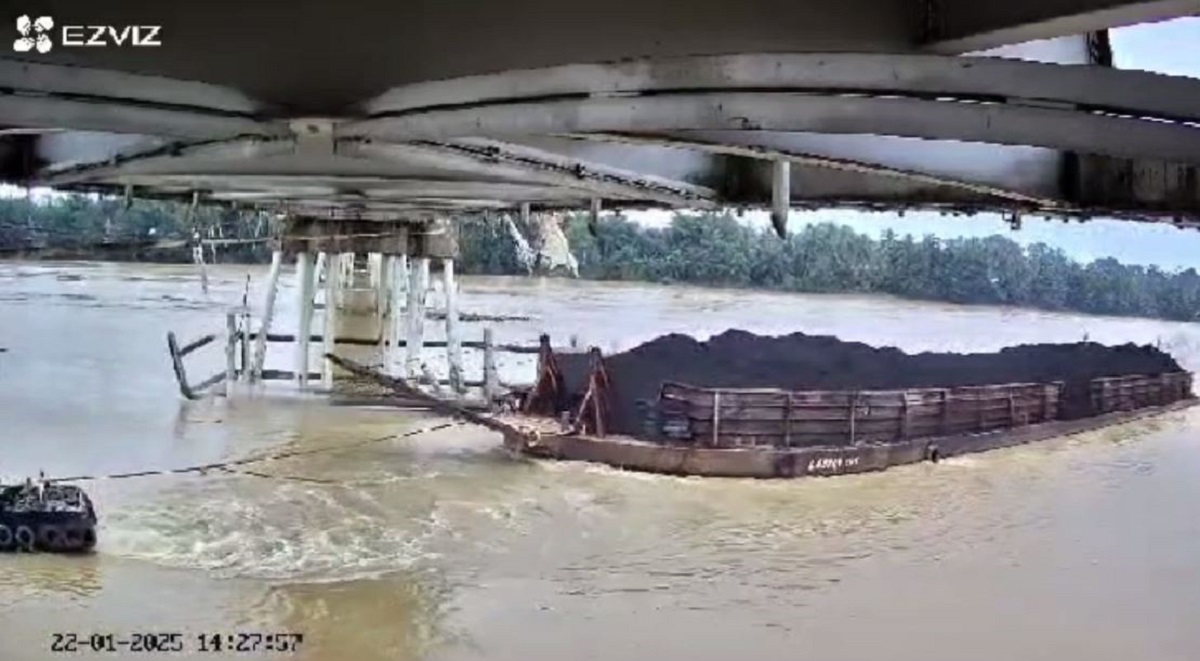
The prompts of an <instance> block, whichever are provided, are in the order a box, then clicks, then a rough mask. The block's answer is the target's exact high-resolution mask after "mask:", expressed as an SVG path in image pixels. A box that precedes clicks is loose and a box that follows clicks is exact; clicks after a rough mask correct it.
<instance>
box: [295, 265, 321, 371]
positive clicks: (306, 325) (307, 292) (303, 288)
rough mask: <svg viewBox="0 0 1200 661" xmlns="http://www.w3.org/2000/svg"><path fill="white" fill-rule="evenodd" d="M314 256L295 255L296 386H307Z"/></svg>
mask: <svg viewBox="0 0 1200 661" xmlns="http://www.w3.org/2000/svg"><path fill="white" fill-rule="evenodd" d="M315 266H316V265H315V260H314V256H313V254H312V253H310V252H302V253H300V254H298V255H296V278H297V283H296V292H297V293H296V297H297V299H298V300H297V305H296V308H297V309H298V310H299V311H300V321H299V323H298V324H297V325H296V364H295V372H296V373H295V375H294V378H295V381H296V386H297V387H299V388H301V389H304V388H307V387H308V338H309V336H311V335H312V317H313V293H314V292H313V285H314V282H313V281H314V279H315V278H314V276H315V275H316V269H315Z"/></svg>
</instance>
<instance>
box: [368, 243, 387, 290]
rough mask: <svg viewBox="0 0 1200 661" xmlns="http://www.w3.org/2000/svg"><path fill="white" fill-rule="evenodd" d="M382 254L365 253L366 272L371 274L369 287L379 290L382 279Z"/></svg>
mask: <svg viewBox="0 0 1200 661" xmlns="http://www.w3.org/2000/svg"><path fill="white" fill-rule="evenodd" d="M383 265H384V258H383V255H382V254H380V253H377V252H373V253H368V254H367V272H368V273H370V275H371V289H374V290H376V291H378V290H379V287H380V285H381V284H382V283H383V282H384V279H383Z"/></svg>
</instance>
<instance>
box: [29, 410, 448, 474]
mask: <svg viewBox="0 0 1200 661" xmlns="http://www.w3.org/2000/svg"><path fill="white" fill-rule="evenodd" d="M466 424H468V423H465V422H461V421H457V420H456V421H452V422H442V423H438V424H436V425H429V426H426V427H421V428H420V429H412V430H409V431H406V432H403V433H400V434H388V435H386V436H376V437H374V438H368V439H364V440H361V441H356V442H354V443H349V444H345V445H326V446H322V447H317V448H307V449H302V450H287V451H283V452H275V453H272V454H269V455H265V456H256V457H244V458H242V459H232V460H230V461H219V462H216V463H211V464H197V465H194V466H184V467H182V468H167V469H161V470H144V471H135V472H131V473H111V474H108V475H72V476H70V477H56V478H53V479H48V480H46V482H48V483H56V482H98V481H101V480H127V479H131V478H135V477H150V476H154V475H182V474H187V473H196V474H199V475H205V474H207V473H208V472H209V471H222V472H226V473H234V474H243V475H250V476H253V477H274V478H277V479H295V480H297V481H305V482H316V483H322V484H339V482H336V481H333V480H330V481H328V482H326V481H323V480H321V479H320V478H297V477H289V476H274V475H270V474H269V473H257V472H254V471H238V470H234V467H236V466H247V465H250V464H258V463H264V462H268V461H278V460H280V459H290V458H292V457H302V456H308V455H313V454H321V453H328V452H344V451H347V450H353V449H355V448H360V447H363V446H364V445H371V444H373V443H382V442H384V441H390V440H393V439H402V438H412V437H413V436H419V435H421V434H428V433H430V432H435V431H441V430H443V429H450V428H452V427H461V426H464V425H466Z"/></svg>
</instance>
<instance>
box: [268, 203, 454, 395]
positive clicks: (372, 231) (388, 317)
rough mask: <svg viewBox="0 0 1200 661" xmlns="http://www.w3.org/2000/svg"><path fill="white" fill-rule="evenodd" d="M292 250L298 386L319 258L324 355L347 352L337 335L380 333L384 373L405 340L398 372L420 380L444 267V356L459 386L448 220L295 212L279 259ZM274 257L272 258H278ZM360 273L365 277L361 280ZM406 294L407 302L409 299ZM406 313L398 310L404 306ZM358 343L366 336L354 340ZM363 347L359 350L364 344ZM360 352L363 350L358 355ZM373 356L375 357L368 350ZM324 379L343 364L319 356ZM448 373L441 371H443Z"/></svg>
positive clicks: (332, 378)
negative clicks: (435, 272)
mask: <svg viewBox="0 0 1200 661" xmlns="http://www.w3.org/2000/svg"><path fill="white" fill-rule="evenodd" d="M285 254H295V255H296V264H297V269H296V272H297V288H296V289H297V294H296V295H297V297H298V301H297V303H298V304H297V310H298V314H299V319H298V320H297V333H296V348H295V370H294V373H293V379H294V381H295V383H296V384H297V386H298V387H299V388H300V389H306V388H307V387H308V374H309V371H308V370H309V366H310V355H311V353H310V352H311V349H310V342H311V340H310V338H311V337H312V336H313V332H312V329H313V310H314V308H315V305H314V303H315V300H314V299H315V296H316V290H317V286H316V284H317V282H319V279H318V278H317V265H318V264H320V265H322V266H323V267H324V268H323V270H324V275H325V277H324V283H323V285H322V287H321V289H322V290H323V291H324V299H325V306H324V315H323V321H322V328H321V332H320V336H321V345H322V347H321V350H322V356H324V355H326V354H334V355H338V356H342V357H347V358H350V357H351V356H349V355H343V354H346V353H350V352H352V351H353V350H352V349H350V348H349V347H348V346H347V345H340V344H338V341H337V340H338V339H339V338H343V337H347V338H349V337H353V338H356V339H362V338H367V337H371V338H376V341H375V342H374V346H372V347H370V350H371V351H374V352H375V354H376V356H375V358H376V359H377V362H378V363H379V364H380V365H381V367H382V369H383V370H384V371H385V372H388V373H392V371H393V369H394V368H395V367H396V359H397V357H398V356H397V353H396V349H397V348H398V347H399V346H400V345H401V344H403V345H404V346H405V353H404V360H403V366H402V369H401V373H402V375H403V377H404V378H406V379H412V380H417V379H421V378H423V377H424V376H425V372H426V370H427V368H426V366H425V361H424V348H425V336H426V330H427V329H426V324H425V318H426V315H427V314H428V308H429V303H430V301H429V291H430V288H431V279H430V277H431V270H432V266H433V263H434V262H435V261H436V262H437V263H438V265H440V267H441V272H442V274H441V275H442V283H443V286H444V288H445V291H446V297H445V300H446V342H445V345H446V347H447V349H446V351H447V354H446V362H447V364H448V366H449V380H450V382H451V384H452V387H453V388H454V390H455V391H456V392H462V390H463V376H462V344H461V337H460V334H459V330H458V322H459V313H458V305H457V286H458V285H457V282H456V279H455V270H454V261H453V260H454V257H455V256H456V254H457V241H456V237H455V236H454V233H453V231H452V228H450V227H449V225H448V224H440V223H430V222H418V221H346V220H327V219H316V218H305V217H298V218H293V219H291V221H290V223H289V225H288V227H287V229H286V230H285V232H284V236H283V237H282V239H281V244H280V251H279V252H278V256H279V257H278V259H279V260H280V261H282V259H283V255H285ZM360 254H361V255H366V270H365V273H362V272H360V271H358V270H357V269H356V261H355V257H356V255H360ZM274 261H275V260H274V258H273V264H274ZM275 270H276V269H275V267H274V266H273V267H272V276H271V282H269V283H268V291H267V295H266V298H267V300H266V304H267V308H268V309H267V312H266V313H265V314H264V315H263V320H264V324H263V326H262V328H261V329H260V332H259V339H258V340H257V342H258V345H259V349H258V351H257V352H256V356H255V361H256V362H255V367H254V369H255V370H256V373H257V374H260V375H261V374H262V372H263V369H262V362H263V361H264V360H265V343H266V340H265V339H264V338H265V336H266V333H267V332H268V331H269V329H270V322H271V319H272V316H273V314H272V313H273V307H274V298H275V296H276V289H277V284H278V283H277V281H278V275H277V274H275ZM360 276H362V279H363V282H361V286H360V282H359V278H360ZM405 301H406V302H405ZM402 309H403V310H404V314H403V315H401V310H402ZM355 344H356V345H357V344H361V343H355ZM358 351H360V352H361V351H362V349H361V347H360V348H359V349H358ZM354 358H355V359H362V358H363V357H362V356H355V357H354ZM367 358H368V359H369V358H370V357H367ZM321 364H322V369H321V381H322V385H323V386H324V387H325V388H331V387H333V386H334V384H335V382H336V381H337V378H338V376H339V375H340V372H341V370H340V369H339V368H337V367H336V366H335V365H333V363H332V361H329V360H327V359H324V358H322V359H321ZM443 378H444V377H443Z"/></svg>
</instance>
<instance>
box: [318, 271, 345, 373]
mask: <svg viewBox="0 0 1200 661" xmlns="http://www.w3.org/2000/svg"><path fill="white" fill-rule="evenodd" d="M341 257H342V256H341V255H337V254H335V253H331V254H330V255H329V260H330V261H334V260H338V259H340V258H341ZM341 286H342V273H341V269H329V274H328V276H327V277H326V279H325V320H324V321H325V327H324V329H323V330H322V331H321V337H322V342H321V356H322V358H321V383H322V385H324V386H325V387H326V388H332V387H333V368H334V365H333V363H332V362H330V361H329V360H328V359H327V358H324V356H325V354H330V353H333V352H334V351H336V348H337V347H336V344H335V343H334V338H336V337H337V330H338V325H337V322H338V313H339V312H340V311H341V305H340V302H339V301H338V290H339V289H340V288H341Z"/></svg>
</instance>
